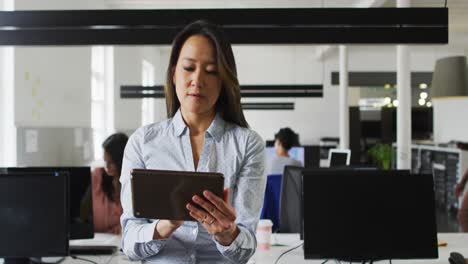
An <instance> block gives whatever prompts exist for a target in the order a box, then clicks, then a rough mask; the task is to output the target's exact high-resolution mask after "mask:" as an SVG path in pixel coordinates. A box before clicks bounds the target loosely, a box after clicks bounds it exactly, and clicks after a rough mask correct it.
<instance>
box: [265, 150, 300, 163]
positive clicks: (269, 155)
mask: <svg viewBox="0 0 468 264" xmlns="http://www.w3.org/2000/svg"><path fill="white" fill-rule="evenodd" d="M265 152H266V156H267V162H269V161H270V160H272V159H273V157H275V156H276V150H275V147H266V148H265ZM288 154H289V157H291V158H293V159H295V160H298V161H300V162H301V164H302V166H304V148H303V147H292V148H291V149H290V150H289V151H288Z"/></svg>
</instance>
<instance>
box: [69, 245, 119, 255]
mask: <svg viewBox="0 0 468 264" xmlns="http://www.w3.org/2000/svg"><path fill="white" fill-rule="evenodd" d="M117 250H118V248H117V247H116V246H111V245H70V255H71V256H74V255H112V254H114V253H115V252H116V251H117Z"/></svg>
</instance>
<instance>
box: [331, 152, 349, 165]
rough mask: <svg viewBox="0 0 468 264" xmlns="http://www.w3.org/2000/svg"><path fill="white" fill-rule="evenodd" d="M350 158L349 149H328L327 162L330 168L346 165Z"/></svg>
mask: <svg viewBox="0 0 468 264" xmlns="http://www.w3.org/2000/svg"><path fill="white" fill-rule="evenodd" d="M350 160H351V151H350V150H349V149H330V152H328V164H329V165H330V168H336V167H342V166H348V165H349V162H350Z"/></svg>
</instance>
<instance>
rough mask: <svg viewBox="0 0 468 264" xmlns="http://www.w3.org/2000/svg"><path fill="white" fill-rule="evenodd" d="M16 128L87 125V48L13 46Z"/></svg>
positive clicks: (89, 58) (88, 98)
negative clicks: (14, 50)
mask: <svg viewBox="0 0 468 264" xmlns="http://www.w3.org/2000/svg"><path fill="white" fill-rule="evenodd" d="M15 49H16V52H15V113H16V120H15V124H16V126H33V127H34V126H36V127H90V126H91V76H90V74H91V48H90V47H16V48H15Z"/></svg>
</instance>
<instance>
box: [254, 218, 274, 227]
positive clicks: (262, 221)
mask: <svg viewBox="0 0 468 264" xmlns="http://www.w3.org/2000/svg"><path fill="white" fill-rule="evenodd" d="M272 225H273V222H272V221H271V220H270V219H260V220H259V221H258V226H272Z"/></svg>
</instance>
